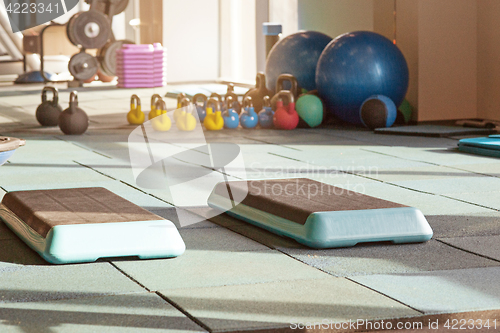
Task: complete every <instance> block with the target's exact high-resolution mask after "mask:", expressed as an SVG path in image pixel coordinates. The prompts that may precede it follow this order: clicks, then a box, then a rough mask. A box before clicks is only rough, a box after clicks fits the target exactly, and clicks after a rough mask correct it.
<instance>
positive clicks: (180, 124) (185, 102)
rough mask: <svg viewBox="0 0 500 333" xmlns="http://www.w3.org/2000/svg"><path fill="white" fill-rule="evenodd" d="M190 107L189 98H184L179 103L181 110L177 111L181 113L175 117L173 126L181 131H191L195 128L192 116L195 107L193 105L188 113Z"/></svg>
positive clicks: (194, 119) (194, 120)
mask: <svg viewBox="0 0 500 333" xmlns="http://www.w3.org/2000/svg"><path fill="white" fill-rule="evenodd" d="M190 105H191V101H190V100H189V98H187V97H184V98H183V99H182V101H181V108H180V109H179V110H181V111H180V113H179V115H178V116H177V120H176V121H175V125H176V126H177V128H178V129H180V130H181V131H192V130H194V129H195V127H196V118H195V116H193V114H192V112H193V109H194V108H195V106H194V105H193V106H192V108H191V112H188V108H189V106H190Z"/></svg>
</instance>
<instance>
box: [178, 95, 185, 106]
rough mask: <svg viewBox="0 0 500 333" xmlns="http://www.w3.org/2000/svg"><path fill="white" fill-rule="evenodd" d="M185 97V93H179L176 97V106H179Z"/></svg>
mask: <svg viewBox="0 0 500 333" xmlns="http://www.w3.org/2000/svg"><path fill="white" fill-rule="evenodd" d="M185 97H186V94H185V93H182V92H181V93H179V94H178V95H177V104H181V102H182V100H183V99H184V98H185Z"/></svg>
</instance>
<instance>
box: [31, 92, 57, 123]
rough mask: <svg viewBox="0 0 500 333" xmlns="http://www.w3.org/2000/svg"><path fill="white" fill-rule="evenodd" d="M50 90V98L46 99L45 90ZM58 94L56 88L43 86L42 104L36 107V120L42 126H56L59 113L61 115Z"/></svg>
mask: <svg viewBox="0 0 500 333" xmlns="http://www.w3.org/2000/svg"><path fill="white" fill-rule="evenodd" d="M49 90H50V91H52V100H51V101H48V100H47V91H49ZM58 102H59V96H58V93H57V88H54V87H48V86H46V87H43V89H42V104H40V105H39V106H38V107H37V108H36V120H38V122H39V123H40V125H42V126H57V124H58V122H59V115H61V112H62V110H63V109H62V107H61V106H60V105H59V103H58Z"/></svg>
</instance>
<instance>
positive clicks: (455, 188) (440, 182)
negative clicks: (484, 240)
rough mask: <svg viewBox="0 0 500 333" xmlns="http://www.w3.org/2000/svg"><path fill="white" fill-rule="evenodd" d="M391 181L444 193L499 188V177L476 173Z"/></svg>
mask: <svg viewBox="0 0 500 333" xmlns="http://www.w3.org/2000/svg"><path fill="white" fill-rule="evenodd" d="M392 183H394V184H396V185H400V186H404V187H409V188H412V189H415V190H418V191H424V192H429V193H435V194H445V195H447V194H457V193H484V192H495V191H498V189H499V188H500V178H497V177H488V176H483V177H478V176H477V175H474V176H469V177H467V176H463V177H454V178H449V179H432V180H399V181H394V182H392Z"/></svg>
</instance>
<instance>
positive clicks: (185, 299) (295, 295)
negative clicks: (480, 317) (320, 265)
mask: <svg viewBox="0 0 500 333" xmlns="http://www.w3.org/2000/svg"><path fill="white" fill-rule="evenodd" d="M161 294H163V295H165V296H166V297H168V298H169V299H172V300H173V301H174V302H175V303H176V304H178V305H179V306H181V307H182V308H183V309H184V310H186V311H187V312H189V313H190V314H192V315H193V316H195V317H196V318H197V319H198V320H200V321H202V322H203V323H204V324H205V325H207V326H208V327H210V328H211V329H212V330H213V331H222V330H249V329H258V328H261V329H264V328H267V329H272V328H286V327H288V328H290V327H294V325H296V324H297V323H307V322H309V323H311V322H316V323H317V322H321V321H322V320H327V321H328V322H342V321H348V320H349V319H353V320H354V319H356V318H366V319H379V318H395V317H401V316H412V315H418V314H419V313H418V312H417V311H414V310H412V309H410V308H408V307H406V306H404V305H402V304H400V303H398V302H395V301H393V300H391V299H389V298H387V297H384V296H382V295H380V294H378V293H376V292H374V291H372V290H369V289H367V288H364V287H362V286H359V285H358V284H355V283H353V282H351V281H348V280H346V279H342V278H333V277H332V278H328V279H319V280H296V281H282V282H273V283H259V284H251V285H238V286H221V287H211V288H194V289H174V290H162V291H161ZM295 327H296V326H295Z"/></svg>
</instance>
